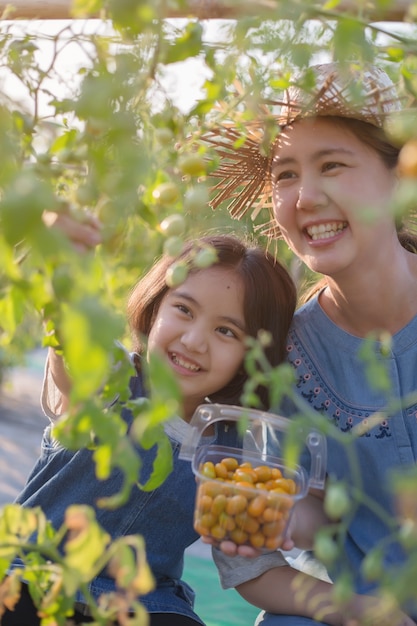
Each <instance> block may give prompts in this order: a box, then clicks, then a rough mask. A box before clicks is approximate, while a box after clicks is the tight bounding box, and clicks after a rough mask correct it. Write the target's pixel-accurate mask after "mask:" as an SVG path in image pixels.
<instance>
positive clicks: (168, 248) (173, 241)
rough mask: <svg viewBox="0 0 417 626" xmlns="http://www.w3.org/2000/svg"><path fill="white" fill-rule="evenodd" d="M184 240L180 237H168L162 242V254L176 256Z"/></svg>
mask: <svg viewBox="0 0 417 626" xmlns="http://www.w3.org/2000/svg"><path fill="white" fill-rule="evenodd" d="M183 245H184V242H183V240H182V239H181V237H169V239H167V240H166V242H165V243H164V254H168V256H178V255H179V254H180V253H181V251H182V248H183Z"/></svg>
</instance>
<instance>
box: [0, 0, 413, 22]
mask: <svg viewBox="0 0 417 626" xmlns="http://www.w3.org/2000/svg"><path fill="white" fill-rule="evenodd" d="M71 4H72V0H0V9H1V11H5V10H6V15H7V18H6V19H20V18H21V19H42V20H45V19H46V20H47V19H54V20H55V19H71V18H72V17H73V15H72V14H71ZM168 4H169V3H168ZM326 4H327V2H326V1H325V0H321V1H319V2H314V0H305V1H304V2H300V4H299V12H300V13H301V12H302V11H303V10H304V8H305V7H307V11H308V9H309V7H310V8H311V9H312V10H313V9H314V8H316V9H317V8H318V9H320V8H324V7H325V5H326ZM379 4H384V5H386V3H385V2H384V3H380V2H378V0H370V1H368V0H341V2H340V3H339V4H338V5H337V7H336V8H335V9H334V11H335V12H337V13H338V14H340V13H347V14H351V15H358V14H359V15H361V16H362V17H363V18H365V19H367V20H368V21H373V22H375V21H398V22H401V21H403V20H404V18H405V17H406V15H407V12H408V10H409V9H410V7H411V6H412V5H413V4H414V3H413V0H391V2H390V3H389V5H388V6H384V7H383V8H382V7H380V6H378V5H379ZM291 5H292V12H293V10H294V5H293V3H292V2H289V0H226V1H224V2H222V1H221V0H189V2H188V3H185V8H184V9H182V10H181V11H179V10H178V11H175V10H172V9H168V10H167V11H166V14H164V15H163V17H167V18H170V17H171V18H172V17H182V18H187V17H190V18H192V17H195V18H198V19H237V18H239V17H243V16H250V15H253V16H259V17H263V18H265V19H274V16H277V17H278V19H282V18H285V17H286V7H291ZM10 6H11V7H12V10H11V11H10V12H9V11H8V9H7V7H10ZM90 17H98V16H90ZM289 17H291V14H289Z"/></svg>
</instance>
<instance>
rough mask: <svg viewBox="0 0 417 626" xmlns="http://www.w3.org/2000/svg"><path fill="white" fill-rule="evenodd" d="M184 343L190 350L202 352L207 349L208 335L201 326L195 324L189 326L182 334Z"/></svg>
mask: <svg viewBox="0 0 417 626" xmlns="http://www.w3.org/2000/svg"><path fill="white" fill-rule="evenodd" d="M181 343H182V345H183V346H184V347H185V348H187V350H189V351H190V352H199V353H200V354H202V353H203V352H205V351H206V350H207V340H206V335H205V333H204V331H203V329H201V328H200V327H199V326H197V325H195V326H194V325H193V326H192V327H189V328H188V329H187V331H186V332H184V333H183V334H182V336H181Z"/></svg>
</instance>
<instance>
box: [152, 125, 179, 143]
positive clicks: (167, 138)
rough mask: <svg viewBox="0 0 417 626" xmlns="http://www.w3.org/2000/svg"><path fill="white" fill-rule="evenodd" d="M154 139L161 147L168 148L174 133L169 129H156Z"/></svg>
mask: <svg viewBox="0 0 417 626" xmlns="http://www.w3.org/2000/svg"><path fill="white" fill-rule="evenodd" d="M155 137H156V140H157V141H158V143H159V144H161V146H169V145H170V144H172V143H173V141H174V133H173V132H172V130H171V129H170V128H166V127H164V128H157V129H156V130H155Z"/></svg>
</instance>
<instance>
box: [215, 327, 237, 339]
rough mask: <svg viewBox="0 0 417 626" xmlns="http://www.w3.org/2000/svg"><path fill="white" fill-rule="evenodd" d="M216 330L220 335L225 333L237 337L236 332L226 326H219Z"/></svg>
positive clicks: (227, 335)
mask: <svg viewBox="0 0 417 626" xmlns="http://www.w3.org/2000/svg"><path fill="white" fill-rule="evenodd" d="M217 330H218V331H219V333H220V334H221V335H225V336H226V337H235V338H236V339H237V334H236V333H235V332H233V330H231V329H230V328H227V327H226V326H219V327H218V329H217Z"/></svg>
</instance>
